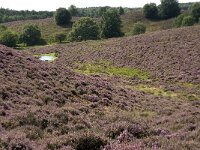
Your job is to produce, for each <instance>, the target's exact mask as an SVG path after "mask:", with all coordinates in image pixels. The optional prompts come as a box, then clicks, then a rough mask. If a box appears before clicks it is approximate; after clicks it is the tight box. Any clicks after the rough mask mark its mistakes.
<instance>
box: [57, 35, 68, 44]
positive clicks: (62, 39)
mask: <svg viewBox="0 0 200 150" xmlns="http://www.w3.org/2000/svg"><path fill="white" fill-rule="evenodd" d="M65 38H66V35H65V34H63V33H58V34H56V35H55V41H56V42H59V43H62V41H64V40H65Z"/></svg>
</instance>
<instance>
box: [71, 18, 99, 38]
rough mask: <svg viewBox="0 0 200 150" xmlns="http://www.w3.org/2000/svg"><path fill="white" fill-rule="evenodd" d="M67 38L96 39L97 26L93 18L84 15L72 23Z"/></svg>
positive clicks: (97, 33)
mask: <svg viewBox="0 0 200 150" xmlns="http://www.w3.org/2000/svg"><path fill="white" fill-rule="evenodd" d="M68 38H69V40H70V41H82V40H96V39H98V38H99V27H98V25H97V23H96V22H95V21H94V20H93V19H91V18H89V17H84V18H82V19H80V20H78V21H76V22H75V23H74V24H73V26H72V31H71V32H70V33H69V37H68Z"/></svg>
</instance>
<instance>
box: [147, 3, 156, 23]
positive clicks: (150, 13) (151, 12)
mask: <svg viewBox="0 0 200 150" xmlns="http://www.w3.org/2000/svg"><path fill="white" fill-rule="evenodd" d="M143 14H144V16H145V18H148V19H157V18H158V9H157V6H156V4H155V3H150V4H146V5H144V7H143Z"/></svg>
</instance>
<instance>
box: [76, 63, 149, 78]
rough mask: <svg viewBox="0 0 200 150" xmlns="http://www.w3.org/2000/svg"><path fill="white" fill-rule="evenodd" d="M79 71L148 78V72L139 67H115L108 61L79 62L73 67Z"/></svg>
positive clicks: (89, 73)
mask: <svg viewBox="0 0 200 150" xmlns="http://www.w3.org/2000/svg"><path fill="white" fill-rule="evenodd" d="M75 70H76V71H77V72H79V73H83V74H87V75H91V74H107V75H110V76H113V75H114V76H122V77H137V78H139V79H142V80H146V79H148V78H149V74H148V73H147V72H145V71H141V70H139V69H134V68H129V67H117V66H113V65H111V63H109V62H103V63H98V64H89V63H85V64H79V65H78V68H77V69H75Z"/></svg>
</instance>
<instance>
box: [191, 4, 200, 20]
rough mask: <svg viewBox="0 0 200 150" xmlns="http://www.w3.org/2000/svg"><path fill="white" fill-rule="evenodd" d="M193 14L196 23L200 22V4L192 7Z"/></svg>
mask: <svg viewBox="0 0 200 150" xmlns="http://www.w3.org/2000/svg"><path fill="white" fill-rule="evenodd" d="M191 14H192V17H193V18H194V21H195V22H198V21H199V18H200V2H197V3H194V4H193V5H192V7H191Z"/></svg>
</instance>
